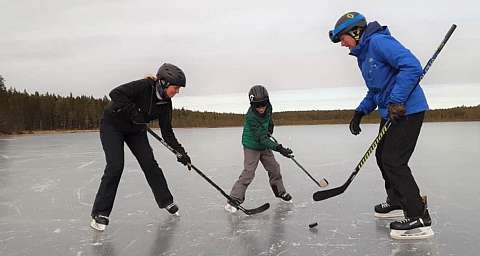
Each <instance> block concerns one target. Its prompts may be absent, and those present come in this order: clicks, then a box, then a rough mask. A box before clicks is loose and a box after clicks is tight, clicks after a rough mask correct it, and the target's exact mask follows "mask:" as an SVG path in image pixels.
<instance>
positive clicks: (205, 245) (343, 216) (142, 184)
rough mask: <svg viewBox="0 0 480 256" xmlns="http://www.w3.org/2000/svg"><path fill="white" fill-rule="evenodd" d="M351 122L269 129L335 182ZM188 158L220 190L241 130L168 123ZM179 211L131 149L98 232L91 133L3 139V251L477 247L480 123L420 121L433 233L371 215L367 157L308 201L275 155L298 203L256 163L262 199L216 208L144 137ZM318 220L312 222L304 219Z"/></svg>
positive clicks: (296, 173) (98, 171) (359, 141)
mask: <svg viewBox="0 0 480 256" xmlns="http://www.w3.org/2000/svg"><path fill="white" fill-rule="evenodd" d="M362 128H363V133H362V134H361V136H352V135H349V133H348V128H347V125H324V126H290V127H286V126H284V127H276V128H275V135H276V138H277V139H278V140H279V141H280V142H281V143H283V144H284V145H286V146H288V147H291V148H292V149H293V150H294V153H295V156H296V159H297V160H298V161H299V162H300V163H301V164H302V165H304V166H305V167H306V168H307V169H308V170H309V171H310V172H311V173H312V175H313V176H314V177H316V178H318V179H320V178H321V177H325V178H327V179H328V180H329V182H330V187H334V186H338V185H340V184H342V183H343V182H344V181H345V180H346V179H347V177H348V176H349V175H350V173H351V172H352V168H353V167H354V166H355V165H356V163H357V161H358V160H360V157H361V156H362V155H363V153H364V151H365V150H366V149H367V147H368V145H369V143H370V142H371V140H372V139H373V138H374V136H375V133H376V130H377V125H363V126H362ZM176 134H177V137H178V138H179V140H180V141H181V142H182V143H183V144H184V145H185V147H186V149H187V151H188V152H189V154H190V156H191V157H192V160H193V162H194V164H195V165H196V166H197V167H199V168H200V169H201V170H202V171H203V172H204V173H205V174H206V175H208V176H209V177H210V178H211V179H213V180H214V181H215V182H216V183H217V184H218V185H219V186H221V187H222V188H224V189H225V190H226V191H227V192H228V191H229V190H230V188H231V186H232V185H233V182H234V181H235V179H236V178H237V177H238V175H239V174H240V172H241V170H242V163H243V162H242V161H243V159H242V157H243V154H242V148H241V144H240V138H241V128H240V127H236V128H219V129H176ZM150 142H151V145H152V147H153V148H154V151H155V152H156V157H157V160H158V162H159V164H160V166H161V167H162V168H163V170H164V173H165V175H166V177H167V180H168V184H169V187H170V188H171V190H172V193H173V195H174V197H175V200H176V202H177V203H178V205H179V207H180V214H181V217H171V216H169V215H168V214H167V213H166V211H164V210H160V209H158V208H157V206H156V204H155V201H154V199H153V195H152V193H151V191H150V188H149V187H148V186H147V183H146V180H145V178H144V176H143V173H142V172H141V170H140V168H139V165H138V164H137V162H136V161H135V160H134V158H133V156H132V155H131V153H130V152H129V151H128V150H126V152H128V153H127V154H126V161H125V164H126V166H125V170H124V173H123V177H122V180H121V183H120V186H119V190H118V194H117V197H116V202H115V207H114V209H113V212H112V214H111V216H110V217H111V222H110V225H109V226H108V228H107V230H106V231H105V232H104V233H99V232H95V231H93V230H92V229H91V228H90V227H89V226H88V224H89V221H90V216H89V215H90V209H91V204H92V202H93V199H94V196H95V193H96V191H97V188H98V185H99V182H100V177H101V175H102V172H103V168H104V161H105V160H104V155H103V151H102V148H101V145H100V140H99V136H98V133H95V132H93V133H76V134H61V135H42V136H18V137H8V138H0V255H2V256H10V255H76V256H80V255H111V256H114V255H397V256H398V255H477V254H478V249H479V248H480V246H479V245H478V237H480V232H479V231H478V227H479V224H480V221H479V218H478V216H479V215H478V213H479V211H480V201H479V200H478V198H479V197H480V190H479V189H478V180H479V178H480V173H479V168H478V163H479V161H478V159H479V156H480V123H479V122H471V123H426V124H425V125H424V127H423V130H422V134H421V136H420V139H419V142H418V146H417V149H416V152H415V153H414V156H413V158H412V160H411V167H412V169H413V172H414V175H415V177H416V178H417V182H418V183H419V185H420V188H421V190H422V194H427V195H428V196H429V206H430V213H431V215H432V218H433V223H434V224H433V229H434V231H435V237H434V238H432V239H429V240H424V241H395V240H392V239H391V238H390V237H389V235H388V234H389V230H388V228H387V226H388V221H382V220H376V219H375V218H374V217H373V205H375V204H377V203H379V202H381V201H383V200H384V199H385V194H384V191H383V183H382V180H381V175H380V172H379V171H378V169H377V168H376V166H375V161H374V159H373V158H372V159H370V160H369V161H368V163H367V164H366V165H365V167H364V168H363V169H362V170H361V171H360V173H359V176H358V177H357V178H356V179H355V181H354V183H353V184H352V185H351V186H350V187H349V188H348V189H347V191H346V192H345V193H344V194H343V195H341V196H338V197H335V198H331V199H328V200H326V201H323V202H313V201H312V193H313V192H314V191H316V190H317V189H318V188H317V187H316V185H315V184H314V183H313V182H312V181H311V180H310V179H309V178H308V177H307V176H306V175H305V174H304V173H303V172H302V171H301V170H300V169H298V167H297V166H296V165H295V164H294V163H293V162H292V161H290V160H288V159H286V158H283V157H281V156H280V155H276V157H277V159H278V160H279V162H280V165H281V167H282V174H283V177H284V182H285V185H286V187H287V190H288V192H290V193H291V194H292V196H293V197H294V204H286V203H282V202H280V201H278V200H277V199H276V198H274V196H273V193H272V192H271V190H270V188H269V186H268V179H267V175H266V173H265V171H264V169H263V168H262V167H259V169H258V170H257V176H256V178H255V180H254V182H253V183H252V185H251V186H250V187H249V190H248V191H247V200H246V202H245V207H256V206H258V205H261V204H263V203H265V202H270V203H271V208H270V209H269V210H267V211H266V212H264V213H261V214H258V215H255V216H246V215H244V214H242V213H241V212H238V213H236V214H233V215H232V214H229V213H227V212H225V211H224V210H223V206H224V203H225V200H224V198H223V197H222V196H221V195H220V194H219V193H218V192H217V191H216V190H215V189H214V188H213V187H211V186H210V185H209V184H208V183H207V182H205V181H204V180H203V179H202V178H201V177H200V176H199V175H197V174H196V173H195V172H193V171H192V172H188V171H187V170H186V169H185V168H184V167H183V166H181V165H179V164H178V163H177V162H176V160H175V158H174V156H173V155H172V154H171V153H170V152H169V151H167V150H166V149H165V148H163V146H162V145H161V144H160V143H158V142H156V141H155V140H154V139H153V138H152V137H150ZM313 222H318V226H317V227H316V229H312V230H310V229H308V224H310V223H313Z"/></svg>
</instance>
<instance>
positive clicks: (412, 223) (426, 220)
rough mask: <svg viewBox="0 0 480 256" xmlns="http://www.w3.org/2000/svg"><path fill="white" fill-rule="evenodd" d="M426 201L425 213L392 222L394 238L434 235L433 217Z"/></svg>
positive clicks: (428, 236) (416, 237) (391, 232)
mask: <svg viewBox="0 0 480 256" xmlns="http://www.w3.org/2000/svg"><path fill="white" fill-rule="evenodd" d="M423 201H424V213H423V216H421V217H414V218H405V219H403V220H400V221H394V222H392V223H390V236H391V237H392V238H393V239H426V238H430V237H432V236H433V235H434V232H433V230H432V227H431V226H432V219H431V218H430V214H429V213H428V209H427V199H426V197H424V198H423Z"/></svg>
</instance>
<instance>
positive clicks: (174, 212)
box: [165, 203, 180, 216]
mask: <svg viewBox="0 0 480 256" xmlns="http://www.w3.org/2000/svg"><path fill="white" fill-rule="evenodd" d="M165 209H166V210H167V211H168V212H169V213H170V214H172V215H175V216H180V214H178V206H177V205H176V204H175V203H171V204H169V205H168V206H167V207H165Z"/></svg>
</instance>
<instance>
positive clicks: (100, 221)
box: [90, 215, 109, 231]
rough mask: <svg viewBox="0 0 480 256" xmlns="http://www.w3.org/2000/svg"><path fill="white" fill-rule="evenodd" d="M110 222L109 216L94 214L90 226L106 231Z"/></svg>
mask: <svg viewBox="0 0 480 256" xmlns="http://www.w3.org/2000/svg"><path fill="white" fill-rule="evenodd" d="M108 222H109V220H108V217H107V216H103V215H96V216H92V221H91V222H90V227H91V228H93V229H95V230H98V231H104V230H105V228H106V227H107V225H108Z"/></svg>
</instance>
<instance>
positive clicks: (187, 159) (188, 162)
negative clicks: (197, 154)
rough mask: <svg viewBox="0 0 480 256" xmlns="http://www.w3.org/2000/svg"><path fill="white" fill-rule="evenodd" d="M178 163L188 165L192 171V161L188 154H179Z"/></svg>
mask: <svg viewBox="0 0 480 256" xmlns="http://www.w3.org/2000/svg"><path fill="white" fill-rule="evenodd" d="M177 161H178V162H179V163H182V164H183V165H186V166H187V167H188V169H189V170H190V169H191V167H190V165H191V164H192V160H191V159H190V157H189V156H188V154H187V152H183V153H180V152H178V154H177Z"/></svg>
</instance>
